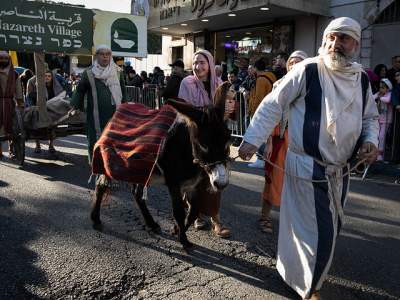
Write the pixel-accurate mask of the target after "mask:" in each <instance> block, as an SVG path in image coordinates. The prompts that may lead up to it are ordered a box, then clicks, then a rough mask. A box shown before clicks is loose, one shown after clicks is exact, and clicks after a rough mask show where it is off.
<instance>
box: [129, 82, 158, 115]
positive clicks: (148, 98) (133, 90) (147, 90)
mask: <svg viewBox="0 0 400 300" xmlns="http://www.w3.org/2000/svg"><path fill="white" fill-rule="evenodd" d="M126 94H127V98H128V101H129V102H135V103H141V104H143V105H145V106H147V107H150V108H153V109H156V108H160V97H159V94H160V93H159V90H158V88H157V86H156V85H149V86H146V87H143V88H139V87H135V86H126Z"/></svg>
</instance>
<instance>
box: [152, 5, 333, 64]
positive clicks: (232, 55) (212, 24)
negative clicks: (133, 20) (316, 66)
mask: <svg viewBox="0 0 400 300" xmlns="http://www.w3.org/2000/svg"><path fill="white" fill-rule="evenodd" d="M328 4H329V1H316V0H315V1H273V0H271V1H268V0H253V1H249V0H241V1H240V0H230V1H229V0H220V1H218V0H212V1H210V0H208V1H205V0H197V1H187V0H186V1H185V0H175V1H165V0H164V1H163V0H154V1H152V2H150V5H151V8H150V18H149V24H148V28H149V30H151V31H152V32H157V33H159V34H162V35H164V38H163V55H166V56H168V58H167V61H169V62H170V61H172V60H173V59H175V58H182V59H183V60H184V62H185V65H186V66H191V59H192V54H193V53H194V52H195V51H196V50H198V49H207V50H209V51H210V52H211V53H212V54H213V55H214V57H215V60H216V62H217V63H221V62H225V63H226V64H227V68H228V70H231V69H234V68H237V67H238V65H240V61H243V60H246V61H249V62H250V63H252V62H254V61H256V60H257V59H259V58H264V60H265V61H266V62H267V64H270V63H271V61H272V58H273V57H274V56H276V55H277V54H278V53H280V52H286V53H290V52H291V51H293V50H295V49H302V50H305V51H307V52H308V53H309V54H310V55H313V54H315V53H316V51H317V49H318V46H319V43H320V35H321V32H320V29H319V28H320V24H321V23H322V22H324V21H325V19H326V17H325V16H326V15H328V8H329V5H328ZM181 38H184V40H185V43H184V44H185V45H184V46H183V47H182V45H180V47H181V48H180V49H174V48H175V47H174V43H173V40H174V39H175V40H176V39H181ZM179 55H181V57H178V56H179Z"/></svg>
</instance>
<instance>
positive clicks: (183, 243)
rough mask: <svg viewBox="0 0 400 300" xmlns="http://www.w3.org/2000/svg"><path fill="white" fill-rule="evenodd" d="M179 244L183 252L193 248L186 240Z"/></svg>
mask: <svg viewBox="0 0 400 300" xmlns="http://www.w3.org/2000/svg"><path fill="white" fill-rule="evenodd" d="M181 244H182V247H183V250H185V251H187V250H190V249H191V248H193V246H194V244H193V243H191V242H189V241H188V240H186V241H184V242H182V241H181Z"/></svg>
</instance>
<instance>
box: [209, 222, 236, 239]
mask: <svg viewBox="0 0 400 300" xmlns="http://www.w3.org/2000/svg"><path fill="white" fill-rule="evenodd" d="M212 227H213V228H212V230H213V232H214V233H215V235H216V236H218V237H220V238H228V237H230V236H231V231H230V229H229V228H227V227H225V226H223V225H222V224H219V223H213V224H212Z"/></svg>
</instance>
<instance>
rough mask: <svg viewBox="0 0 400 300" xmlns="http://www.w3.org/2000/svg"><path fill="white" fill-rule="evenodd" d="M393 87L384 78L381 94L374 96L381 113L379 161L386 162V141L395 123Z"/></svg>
mask: <svg viewBox="0 0 400 300" xmlns="http://www.w3.org/2000/svg"><path fill="white" fill-rule="evenodd" d="M392 88H393V86H392V83H391V82H390V80H389V79H387V78H382V79H381V81H380V84H379V92H377V93H376V94H374V99H375V101H376V104H377V105H378V111H379V137H378V139H379V146H378V150H379V155H378V161H383V160H384V155H385V139H386V134H387V132H388V129H389V127H390V125H391V124H392V122H393V106H392V103H391V90H392Z"/></svg>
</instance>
